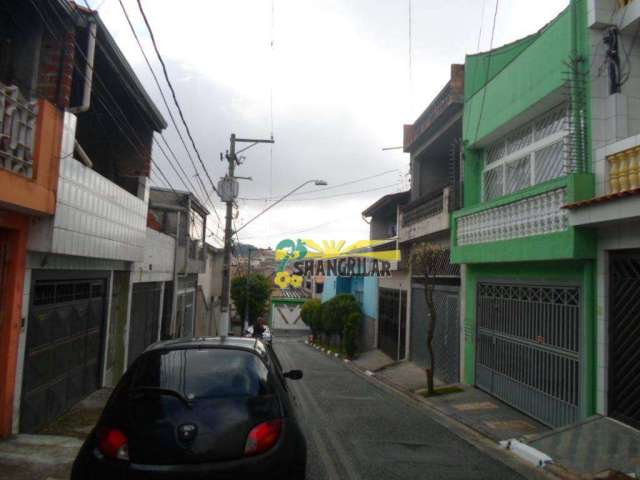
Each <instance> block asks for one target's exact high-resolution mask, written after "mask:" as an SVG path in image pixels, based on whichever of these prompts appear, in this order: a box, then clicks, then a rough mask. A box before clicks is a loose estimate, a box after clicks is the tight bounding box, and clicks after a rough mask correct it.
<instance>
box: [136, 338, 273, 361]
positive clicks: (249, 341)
mask: <svg viewBox="0 0 640 480" xmlns="http://www.w3.org/2000/svg"><path fill="white" fill-rule="evenodd" d="M185 348H188V349H191V348H227V349H236V350H246V351H249V352H253V353H256V354H258V355H260V356H262V355H264V354H265V353H266V349H265V347H264V344H263V343H262V342H261V341H259V340H258V339H256V338H247V337H192V338H177V339H174V340H165V341H162V342H156V343H154V344H152V345H150V346H149V347H147V349H146V350H145V352H151V351H154V350H180V349H185Z"/></svg>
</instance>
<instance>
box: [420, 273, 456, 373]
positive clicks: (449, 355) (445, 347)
mask: <svg viewBox="0 0 640 480" xmlns="http://www.w3.org/2000/svg"><path fill="white" fill-rule="evenodd" d="M458 290H459V289H458V287H455V286H446V285H436V286H435V287H434V292H433V300H434V301H435V304H436V312H437V322H436V329H435V332H434V338H433V354H434V357H435V371H434V375H435V376H436V378H438V379H440V380H442V381H444V382H446V383H456V382H459V381H460V316H459V313H458V312H459V310H458ZM410 351H411V361H413V362H414V363H415V364H416V365H418V366H420V367H422V368H427V366H428V365H429V355H428V350H427V304H426V302H425V299H424V286H423V285H420V284H414V285H413V289H412V291H411V350H410Z"/></svg>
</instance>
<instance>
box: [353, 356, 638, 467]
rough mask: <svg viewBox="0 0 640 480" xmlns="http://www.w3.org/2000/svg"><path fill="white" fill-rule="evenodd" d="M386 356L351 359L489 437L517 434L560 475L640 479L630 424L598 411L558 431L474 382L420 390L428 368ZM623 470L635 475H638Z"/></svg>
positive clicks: (508, 437) (499, 438)
mask: <svg viewBox="0 0 640 480" xmlns="http://www.w3.org/2000/svg"><path fill="white" fill-rule="evenodd" d="M385 357H386V355H384V354H383V353H382V352H379V351H374V352H367V353H365V354H363V355H362V356H361V357H359V358H358V359H356V360H354V361H352V362H350V363H349V366H350V368H352V369H355V370H356V371H359V372H360V373H361V374H365V375H367V376H369V377H373V378H375V379H376V380H378V381H380V382H382V383H383V384H385V385H387V386H389V387H391V388H392V389H393V390H396V391H398V392H400V393H402V394H404V395H407V396H409V397H411V398H412V399H414V400H417V401H419V402H422V403H423V404H425V405H428V406H429V407H430V408H432V409H434V410H436V411H437V412H439V413H441V414H442V415H444V416H445V417H447V418H448V419H449V420H453V421H454V422H455V423H456V424H462V425H464V426H466V427H469V428H471V429H472V430H474V431H475V432H477V433H479V434H480V435H482V437H484V438H488V439H490V440H492V441H494V442H496V443H499V442H501V441H503V440H511V439H516V440H519V441H520V442H522V443H524V444H526V445H529V446H531V447H533V448H535V449H536V450H538V451H539V452H542V453H545V454H547V455H549V456H550V457H551V458H552V460H553V463H552V464H551V465H549V466H548V467H547V468H545V469H544V471H546V472H547V474H551V475H553V476H554V477H556V478H562V479H571V480H583V479H594V478H598V479H623V478H640V431H638V430H635V429H633V428H631V427H629V426H628V425H625V424H622V423H620V422H617V421H616V420H614V419H611V418H608V417H602V416H595V417H591V418H589V419H586V420H584V421H582V422H578V423H576V424H573V425H569V426H566V427H563V428H558V429H553V430H552V429H550V428H549V427H547V426H545V425H543V424H541V423H539V422H537V421H536V420H534V419H532V418H530V417H528V416H527V415H525V414H523V413H521V412H520V411H518V410H515V409H513V408H511V407H510V406H508V405H506V404H505V403H503V402H501V401H500V400H498V399H496V398H494V397H492V396H491V395H489V394H487V393H485V392H483V391H481V390H479V389H477V388H475V387H471V386H468V385H455V387H459V388H460V389H461V390H462V391H461V392H459V393H449V394H445V395H440V396H435V397H432V398H425V397H424V396H423V395H421V394H420V393H418V392H422V390H423V389H424V384H425V377H424V371H423V370H422V369H420V368H418V367H416V366H415V365H413V364H412V363H411V362H392V361H391V359H390V358H389V357H386V359H385ZM418 380H421V383H418ZM416 387H417V388H416ZM525 448H526V447H525ZM540 471H541V472H542V470H540ZM619 472H625V473H626V474H630V475H633V474H635V477H633V476H626V475H625V474H623V473H619Z"/></svg>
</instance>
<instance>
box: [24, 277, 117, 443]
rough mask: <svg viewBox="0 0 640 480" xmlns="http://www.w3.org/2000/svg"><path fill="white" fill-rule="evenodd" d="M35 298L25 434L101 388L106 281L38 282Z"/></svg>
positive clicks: (27, 353)
mask: <svg viewBox="0 0 640 480" xmlns="http://www.w3.org/2000/svg"><path fill="white" fill-rule="evenodd" d="M31 298H32V300H31V306H30V308H29V325H28V331H27V341H26V351H25V360H24V381H23V388H22V404H21V411H20V430H21V431H23V432H34V431H36V430H38V429H39V428H41V427H42V426H43V425H45V424H46V423H47V422H49V421H50V420H52V419H54V418H56V417H57V416H58V415H60V414H61V413H63V412H65V411H66V410H68V409H69V408H70V407H71V406H73V405H74V404H75V403H76V402H78V401H79V400H81V399H82V398H84V397H85V396H87V395H88V394H90V393H91V392H93V391H95V390H96V389H97V388H98V386H99V373H100V359H101V352H102V343H103V342H102V332H103V328H104V319H105V280H103V279H98V280H96V279H92V280H64V281H61V280H53V281H51V280H47V281H37V282H35V284H34V288H33V291H32V295H31Z"/></svg>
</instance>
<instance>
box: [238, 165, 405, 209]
mask: <svg viewBox="0 0 640 480" xmlns="http://www.w3.org/2000/svg"><path fill="white" fill-rule="evenodd" d="M397 171H398V169H397V168H394V169H393V170H386V171H384V172H381V173H377V174H375V175H369V176H368V177H363V178H359V179H357V180H351V181H348V182H344V183H339V184H338V185H332V186H331V187H327V188H320V189H318V190H314V191H313V193H317V192H325V191H327V190H334V189H336V188H340V187H344V186H346V185H353V184H354V183H360V182H364V181H366V180H371V179H373V178H378V177H381V176H383V175H388V174H390V173H395V172H397ZM309 193H310V192H296V193H293V194H291V196H294V195H295V196H297V195H309ZM281 196H282V195H280V196H276V197H258V198H246V197H240V200H246V201H265V200H266V201H269V200H276V199H278V198H280V197H281Z"/></svg>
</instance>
